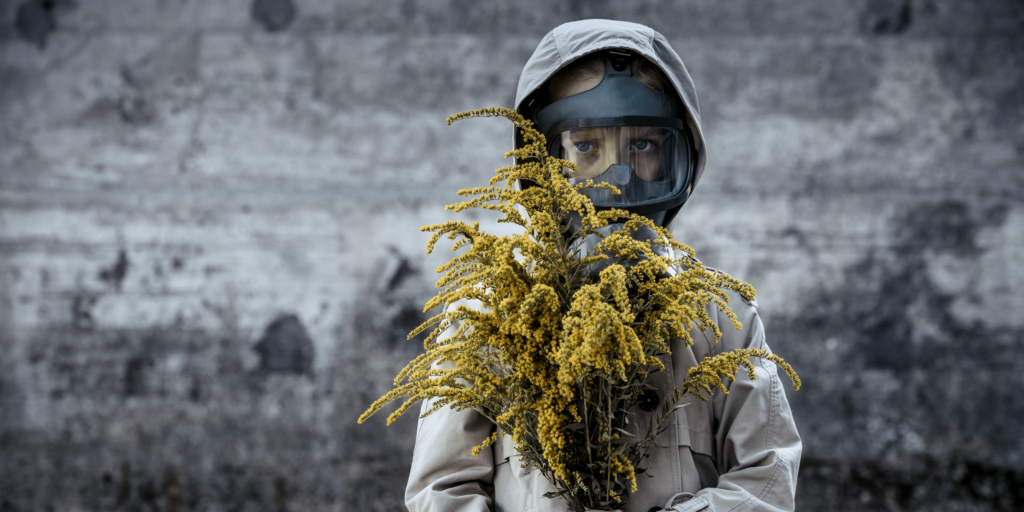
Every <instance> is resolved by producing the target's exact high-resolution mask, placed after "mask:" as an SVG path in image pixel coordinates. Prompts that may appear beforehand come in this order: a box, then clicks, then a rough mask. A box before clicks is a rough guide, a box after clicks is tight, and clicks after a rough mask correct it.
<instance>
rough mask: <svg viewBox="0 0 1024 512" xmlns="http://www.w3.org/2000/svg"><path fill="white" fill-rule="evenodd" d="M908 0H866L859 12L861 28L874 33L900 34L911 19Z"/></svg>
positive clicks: (908, 25) (905, 29)
mask: <svg viewBox="0 0 1024 512" xmlns="http://www.w3.org/2000/svg"><path fill="white" fill-rule="evenodd" d="M911 12H912V11H911V7H910V0H868V1H867V2H866V4H865V6H864V10H863V11H862V12H861V30H862V31H863V32H865V33H869V34H875V35H894V34H902V33H904V32H906V31H907V29H909V28H910V24H911V21H912V16H911Z"/></svg>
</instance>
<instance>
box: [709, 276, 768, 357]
mask: <svg viewBox="0 0 1024 512" xmlns="http://www.w3.org/2000/svg"><path fill="white" fill-rule="evenodd" d="M705 268H707V269H708V270H710V271H712V272H718V273H723V272H722V271H720V270H718V269H715V268H712V267H705ZM750 290H751V293H749V294H744V293H740V292H736V291H733V290H725V293H726V297H728V299H729V301H728V304H726V305H725V308H727V310H723V309H720V307H719V306H718V305H716V304H709V305H708V314H709V315H710V316H711V318H712V319H714V320H715V323H716V324H718V327H719V329H721V330H722V339H721V340H719V342H718V345H719V347H717V349H718V350H713V352H715V353H718V352H719V351H728V350H733V349H737V348H748V347H760V346H761V344H762V343H763V340H764V327H763V325H762V324H761V318H760V316H759V315H758V311H757V308H758V304H757V299H755V298H754V297H753V293H752V292H753V288H751V289H750ZM727 311H731V312H732V313H733V314H734V315H735V317H736V320H737V321H738V322H739V328H738V329H737V328H736V326H735V325H733V322H732V320H731V319H730V316H729V314H728V313H727Z"/></svg>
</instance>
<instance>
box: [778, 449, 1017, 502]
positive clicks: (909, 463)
mask: <svg viewBox="0 0 1024 512" xmlns="http://www.w3.org/2000/svg"><path fill="white" fill-rule="evenodd" d="M800 486H801V488H803V489H808V488H810V489H814V490H815V492H814V493H813V495H812V494H809V493H802V494H801V496H800V498H801V499H800V501H799V502H798V503H799V504H800V506H799V508H798V510H815V511H822V512H847V511H849V512H854V511H858V512H860V511H875V510H878V511H886V512H888V511H891V510H921V511H925V510H992V511H999V512H1016V511H1019V510H1024V471H1021V470H1020V469H1013V468H1005V467H1000V466H995V465H992V464H986V463H983V462H976V461H966V460H962V459H961V460H956V459H944V460H941V459H936V458H933V457H914V458H911V459H909V460H904V461H901V463H899V464H893V463H887V462H885V461H878V460H871V461H856V460H844V461H836V460H821V459H812V458H806V457H805V458H804V459H803V460H801V461H800Z"/></svg>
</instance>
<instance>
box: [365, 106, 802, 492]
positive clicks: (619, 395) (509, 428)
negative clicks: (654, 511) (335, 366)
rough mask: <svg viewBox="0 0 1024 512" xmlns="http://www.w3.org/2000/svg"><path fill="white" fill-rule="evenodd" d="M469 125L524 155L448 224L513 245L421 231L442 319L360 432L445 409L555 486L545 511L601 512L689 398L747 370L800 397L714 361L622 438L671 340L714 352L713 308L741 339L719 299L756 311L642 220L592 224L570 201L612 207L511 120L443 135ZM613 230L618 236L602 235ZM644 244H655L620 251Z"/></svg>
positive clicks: (759, 353)
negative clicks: (493, 131) (519, 139)
mask: <svg viewBox="0 0 1024 512" xmlns="http://www.w3.org/2000/svg"><path fill="white" fill-rule="evenodd" d="M471 117H504V118H506V119H508V120H509V121H511V122H512V123H513V124H515V125H516V126H517V127H518V128H519V129H520V130H521V131H522V133H523V137H524V141H525V144H524V145H523V147H521V148H518V149H515V150H513V151H510V152H508V153H506V155H505V156H506V158H510V157H512V158H515V161H516V163H515V165H512V166H508V167H503V168H501V169H498V170H497V171H496V174H495V176H494V177H492V178H491V180H490V181H489V183H488V186H486V187H478V188H472V189H468V190H460V191H459V195H461V196H463V197H471V199H469V200H467V201H464V202H460V203H457V204H453V205H449V206H448V209H449V210H453V211H455V212H459V211H463V210H466V209H468V208H483V209H488V210H494V211H496V212H499V213H500V214H502V218H501V220H499V222H507V223H512V224H516V225H518V226H520V227H522V228H523V231H522V232H521V233H519V234H514V235H507V236H495V235H492V234H488V233H486V232H484V231H482V230H481V229H480V225H479V223H472V224H470V223H465V222H459V221H451V222H445V223H443V224H437V225H432V226H426V227H424V228H423V230H424V231H427V232H430V233H431V237H430V241H429V242H428V244H427V252H428V253H429V252H431V251H432V250H433V249H434V247H435V245H436V244H437V242H438V241H440V239H441V238H442V237H447V238H448V239H449V240H452V241H453V242H454V244H453V247H452V250H453V251H459V250H463V251H462V252H461V253H460V254H458V255H457V256H455V257H454V258H453V259H452V260H451V261H449V262H448V263H446V264H444V265H442V266H441V267H439V268H438V272H439V273H441V274H443V277H441V279H440V280H439V281H438V287H439V288H440V291H439V293H438V294H437V296H436V297H434V298H433V299H432V300H430V301H429V302H428V303H427V304H426V306H425V308H424V310H425V311H429V310H432V309H434V308H436V307H443V310H442V312H441V313H440V314H438V315H436V316H433V317H432V318H430V319H428V320H427V321H426V322H425V323H424V324H423V325H421V326H419V327H418V328H417V329H415V330H414V331H413V332H412V333H410V335H409V336H410V338H411V337H413V336H416V335H418V334H420V333H423V332H426V331H428V330H429V331H430V332H429V333H428V334H427V336H426V339H425V341H424V346H425V349H426V352H425V353H424V354H422V355H420V356H418V357H417V358H416V359H414V360H413V361H411V362H410V363H409V364H408V366H406V367H405V368H404V369H403V370H402V371H401V372H400V373H399V374H398V376H397V377H396V378H395V386H396V387H395V389H393V390H392V391H390V392H389V393H387V394H386V395H384V396H383V397H381V398H380V399H379V400H377V401H376V402H374V404H373V405H372V406H371V407H370V408H369V410H367V411H366V412H365V413H364V414H363V415H362V416H361V417H360V419H359V421H360V422H362V421H364V420H365V419H366V418H368V417H369V416H370V415H372V414H374V413H376V412H378V411H379V410H381V408H383V407H384V406H385V405H387V404H389V403H391V402H393V401H396V400H400V399H403V398H404V399H405V401H404V403H402V405H401V406H400V407H398V409H397V410H395V411H394V412H393V413H392V414H391V415H390V417H389V418H388V422H389V423H390V422H392V421H394V420H395V419H397V418H398V417H399V416H401V415H402V414H403V413H405V412H406V411H407V410H408V409H409V408H410V407H412V406H414V405H416V404H417V403H419V402H420V401H424V400H429V401H430V403H431V407H430V408H428V409H427V411H426V412H425V413H424V415H428V414H430V413H432V412H434V411H436V410H438V409H440V408H443V407H452V408H454V409H456V410H463V409H473V410H476V411H477V412H479V413H480V414H482V415H484V416H485V417H487V418H488V419H489V420H490V421H492V422H493V423H494V424H495V425H497V427H498V429H497V430H496V432H495V434H494V435H492V436H490V437H489V438H487V439H484V440H481V441H482V442H481V444H480V445H479V446H477V447H476V448H475V449H474V454H477V453H479V451H480V450H482V449H484V448H486V447H488V446H489V445H490V444H491V443H494V442H496V441H497V439H498V436H499V433H500V434H502V435H503V434H506V433H507V434H509V435H511V437H512V441H513V442H514V444H515V447H516V450H517V451H519V453H520V454H521V455H522V456H523V461H524V463H525V464H530V465H532V466H535V467H536V468H538V469H539V470H540V471H542V473H543V474H544V475H545V476H546V477H547V478H548V479H549V480H551V482H552V483H553V484H554V486H555V488H556V490H557V492H555V493H551V496H549V497H556V496H559V497H562V498H563V499H564V500H565V501H566V503H567V504H568V505H569V506H570V508H572V509H573V510H584V509H587V508H600V509H613V508H616V507H617V506H619V504H620V503H621V502H622V501H623V500H624V499H627V498H628V494H629V493H630V492H635V491H636V488H637V483H636V474H637V471H638V468H639V467H640V465H641V464H642V463H643V461H644V459H645V458H646V457H647V456H648V451H649V449H650V448H651V447H652V446H653V444H654V438H655V437H656V436H657V435H658V434H659V433H660V432H661V431H663V430H664V428H665V425H666V421H667V420H668V418H669V417H670V416H671V414H672V412H673V411H674V410H675V409H676V408H677V405H678V404H679V402H680V401H681V400H682V398H683V397H684V396H686V394H694V395H697V396H700V397H701V398H704V396H703V395H702V393H707V394H710V393H711V392H712V389H713V388H720V389H721V390H723V392H727V389H726V387H725V385H724V384H723V382H722V380H721V379H722V376H725V377H726V378H734V376H735V374H736V372H737V371H738V370H739V367H740V366H743V367H744V368H745V369H746V371H747V372H748V374H749V375H750V377H751V378H754V373H753V366H752V365H751V363H750V362H749V361H748V360H747V358H749V357H762V358H766V359H769V360H772V361H774V362H776V363H777V364H779V365H780V366H781V367H782V368H783V369H784V370H785V371H786V372H787V373H788V374H789V375H790V376H791V377H792V378H793V379H794V383H795V385H796V386H799V381H798V379H797V378H796V375H795V373H794V372H793V370H792V368H790V367H789V366H788V365H786V364H785V363H784V362H783V361H782V360H781V359H780V358H778V357H777V356H775V355H773V354H770V353H768V352H767V351H763V350H755V349H744V350H737V351H733V352H726V353H723V354H721V355H718V356H716V357H713V358H708V359H706V360H705V361H703V362H702V363H701V364H700V365H699V366H697V367H694V368H692V369H691V370H690V372H689V375H688V381H687V382H686V383H685V384H684V385H683V386H681V387H680V388H677V389H676V391H675V393H674V394H673V396H672V397H671V399H670V400H668V401H667V402H666V403H665V404H664V406H663V408H662V411H661V413H660V414H658V415H657V417H656V418H655V420H653V421H652V422H651V423H650V426H649V428H648V429H647V430H646V431H638V430H636V429H633V430H630V428H631V427H628V426H627V424H628V423H629V420H628V417H629V416H630V415H632V414H633V413H632V412H631V409H632V408H633V406H634V405H635V404H636V403H638V401H640V400H641V399H642V397H643V395H644V393H645V391H646V390H649V389H651V385H650V384H649V383H648V378H649V376H650V375H651V374H652V373H654V372H657V371H660V370H663V369H664V366H663V365H662V363H661V361H660V360H659V359H658V357H659V356H662V355H665V354H669V353H670V348H669V344H670V340H672V339H678V340H681V342H682V345H683V346H689V345H690V344H691V343H692V340H691V337H690V332H691V330H692V329H694V328H697V329H699V330H701V331H704V332H710V333H711V335H712V336H713V337H714V338H715V340H716V341H717V339H718V338H720V337H721V334H722V333H721V331H720V329H719V326H718V325H716V324H715V322H714V321H713V320H712V319H711V317H710V315H709V314H708V307H709V306H712V305H713V306H714V307H717V308H719V309H720V310H721V311H723V312H724V313H725V315H726V316H727V318H729V319H730V321H731V323H732V325H733V326H734V327H736V328H737V329H738V328H740V327H741V326H740V324H739V322H738V320H737V318H736V315H735V314H734V313H733V312H732V311H731V310H730V309H729V307H728V300H729V299H728V295H727V294H726V291H727V290H732V291H735V292H738V293H740V294H742V295H744V296H747V297H751V298H752V297H753V295H754V289H753V288H752V287H751V286H750V285H749V284H747V283H744V282H742V281H739V280H737V279H734V278H732V277H730V276H728V275H725V274H723V273H720V272H717V271H713V270H709V269H707V268H705V267H704V266H703V265H702V264H701V263H700V262H699V261H698V260H696V258H695V257H694V253H693V250H692V249H690V248H689V247H687V246H685V245H683V244H681V243H680V242H678V241H676V240H675V239H673V237H672V235H671V234H670V233H669V232H668V231H667V230H666V229H664V228H662V227H660V226H656V225H654V224H653V223H652V222H651V221H650V220H649V219H647V218H645V217H642V216H639V215H636V214H631V213H629V212H627V211H625V210H617V209H609V210H600V211H599V210H597V209H595V207H594V206H593V204H592V203H591V201H590V200H589V199H588V198H587V197H586V196H585V195H583V194H581V193H580V191H581V190H582V189H584V188H587V187H590V188H604V189H607V190H609V191H611V192H612V193H619V191H618V190H616V189H615V188H614V187H613V186H611V185H609V184H607V183H598V184H595V183H593V182H592V181H590V180H588V181H587V182H585V183H578V184H570V182H569V181H568V180H567V179H566V175H567V174H568V175H571V174H572V173H573V172H575V171H576V169H575V166H574V164H572V163H571V162H568V161H565V160H560V159H557V158H554V157H551V156H549V155H548V154H547V150H546V141H545V139H544V137H543V136H542V135H541V134H539V133H538V132H537V131H536V130H535V129H534V128H533V126H532V123H531V122H530V121H528V120H526V119H524V118H523V117H522V116H520V115H519V114H518V113H517V112H515V111H513V110H509V109H503V108H489V109H481V110H473V111H469V112H463V113H460V114H456V115H454V116H451V117H449V118H448V123H449V124H451V123H453V122H455V121H458V120H461V119H466V118H471ZM570 214H571V215H573V216H575V217H576V218H577V219H580V220H579V222H578V223H577V224H575V225H574V224H573V223H571V222H570V221H569V216H570ZM609 223H621V224H622V229H618V230H614V231H612V232H611V233H610V234H608V233H607V230H604V231H602V230H601V229H602V228H605V227H607V226H608V225H609ZM641 229H647V230H650V231H653V232H654V233H655V234H656V237H654V238H653V239H651V240H648V241H641V240H638V239H637V238H635V237H633V236H632V235H631V234H632V233H633V232H636V231H637V230H641ZM591 235H597V236H599V237H601V241H600V242H599V243H598V244H597V245H596V247H593V248H592V249H591V250H589V251H586V250H584V249H582V248H581V245H580V244H579V243H578V242H579V241H580V240H582V239H584V238H586V237H588V236H591ZM676 254H678V255H679V256H678V257H676V256H675V255H676ZM634 423H636V422H634ZM641 471H642V469H641Z"/></svg>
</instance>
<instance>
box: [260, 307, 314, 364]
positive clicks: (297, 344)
mask: <svg viewBox="0 0 1024 512" xmlns="http://www.w3.org/2000/svg"><path fill="white" fill-rule="evenodd" d="M254 348H255V350H256V352H258V353H259V355H260V369H261V370H263V371H264V372H267V373H291V374H304V373H309V372H311V371H312V368H313V340H311V339H310V338H309V334H308V333H307V332H306V327H305V326H303V325H302V322H301V321H300V320H299V318H298V317H297V316H295V315H282V316H280V317H278V318H276V319H274V321H273V322H270V324H269V325H267V328H266V330H265V331H264V333H263V337H262V338H260V340H259V341H258V342H257V343H256V346H255V347H254Z"/></svg>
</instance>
